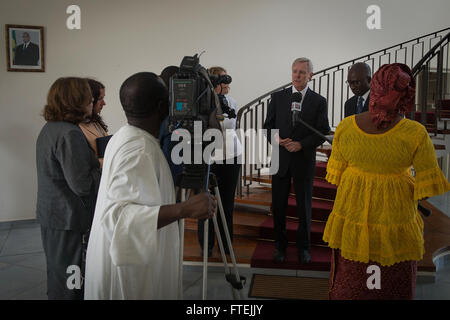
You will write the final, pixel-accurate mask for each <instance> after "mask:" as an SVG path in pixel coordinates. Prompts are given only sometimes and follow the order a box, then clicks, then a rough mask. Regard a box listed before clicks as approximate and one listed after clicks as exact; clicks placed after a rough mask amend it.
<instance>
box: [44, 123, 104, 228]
mask: <svg viewBox="0 0 450 320" xmlns="http://www.w3.org/2000/svg"><path fill="white" fill-rule="evenodd" d="M36 165H37V178H38V195H37V209H36V214H37V219H38V221H39V223H40V224H41V225H42V226H45V227H47V228H51V229H57V230H74V231H79V232H85V231H87V230H88V229H89V228H90V226H91V224H92V219H93V217H94V209H95V202H96V199H97V192H98V187H99V182H100V174H101V171H100V164H99V162H98V159H97V157H96V156H95V153H94V150H93V149H92V148H91V147H90V146H89V143H88V142H87V140H86V138H85V136H84V134H83V132H82V131H81V129H80V128H79V127H78V126H77V125H74V124H72V123H69V122H51V121H49V122H47V123H46V124H45V125H44V127H43V128H42V130H41V132H40V133H39V136H38V139H37V142H36Z"/></svg>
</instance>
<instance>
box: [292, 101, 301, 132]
mask: <svg viewBox="0 0 450 320" xmlns="http://www.w3.org/2000/svg"><path fill="white" fill-rule="evenodd" d="M291 101H292V102H291V113H292V127H294V126H295V124H296V123H297V122H298V120H297V119H299V118H300V112H301V111H302V108H301V102H302V94H301V92H294V93H293V94H292V97H291Z"/></svg>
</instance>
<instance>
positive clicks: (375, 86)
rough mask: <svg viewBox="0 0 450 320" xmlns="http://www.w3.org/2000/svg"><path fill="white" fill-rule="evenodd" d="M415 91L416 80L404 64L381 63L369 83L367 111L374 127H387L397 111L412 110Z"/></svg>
mask: <svg viewBox="0 0 450 320" xmlns="http://www.w3.org/2000/svg"><path fill="white" fill-rule="evenodd" d="M415 91H416V81H415V80H414V77H413V74H412V72H411V69H410V68H409V67H408V66H407V65H406V64H402V63H393V64H385V65H382V66H381V67H380V69H378V71H377V72H375V74H374V75H373V79H372V81H371V83H370V103H369V112H370V115H371V117H372V121H373V122H374V123H375V125H376V127H377V128H378V129H381V128H387V127H388V126H389V124H390V123H392V122H393V121H394V120H395V118H396V117H397V115H398V113H405V112H408V111H412V109H413V107H414V100H415Z"/></svg>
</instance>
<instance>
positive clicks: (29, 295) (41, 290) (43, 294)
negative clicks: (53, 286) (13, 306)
mask: <svg viewBox="0 0 450 320" xmlns="http://www.w3.org/2000/svg"><path fill="white" fill-rule="evenodd" d="M11 300H48V296H47V281H43V282H41V283H40V284H39V285H37V286H36V287H34V288H32V289H30V290H26V291H24V292H22V293H19V294H18V295H16V296H14V297H12V298H11Z"/></svg>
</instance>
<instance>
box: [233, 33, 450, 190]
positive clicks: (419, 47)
mask: <svg viewBox="0 0 450 320" xmlns="http://www.w3.org/2000/svg"><path fill="white" fill-rule="evenodd" d="M446 31H447V32H446ZM449 31H450V27H448V28H445V29H442V30H439V31H435V32H432V33H429V34H427V35H424V36H421V37H418V38H415V39H412V40H409V41H405V42H402V43H400V44H397V45H394V46H390V47H387V48H385V49H381V50H378V51H375V52H373V53H370V54H366V55H362V56H360V57H357V58H354V59H351V60H348V61H346V62H343V63H340V64H337V65H335V66H332V67H328V68H325V69H322V70H320V71H318V72H315V73H314V76H313V77H312V79H311V82H312V86H313V88H312V89H313V90H314V91H316V92H318V93H319V94H322V95H324V96H325V97H326V99H327V102H328V115H329V119H330V126H331V127H332V128H335V127H336V126H337V124H338V123H339V122H340V120H341V119H342V118H343V115H344V102H345V101H346V100H347V99H348V98H350V91H349V87H348V86H346V85H345V81H344V78H345V74H346V73H348V70H349V68H350V67H351V65H352V64H354V63H355V62H359V61H364V62H366V63H369V64H370V65H371V69H372V72H374V69H376V67H380V66H381V65H382V64H384V63H392V62H391V60H393V61H394V62H402V63H406V64H408V65H409V66H410V67H411V68H412V70H414V72H415V73H414V75H415V76H416V77H417V76H418V75H419V74H420V72H421V71H422V74H423V76H422V82H426V83H423V86H422V88H421V92H422V94H423V99H422V101H421V102H419V103H418V105H419V106H420V105H421V108H418V110H422V111H423V113H422V119H421V120H422V122H423V123H424V124H425V121H426V114H425V112H424V111H426V109H427V95H428V87H427V86H428V76H429V73H430V70H432V68H431V67H432V65H431V62H432V61H431V60H432V59H433V58H434V57H436V56H437V57H438V64H437V70H438V75H439V79H438V80H437V90H436V94H435V96H434V98H435V100H436V101H435V106H436V111H437V112H436V114H437V115H438V117H439V115H440V101H438V99H441V98H442V97H443V96H444V94H443V92H442V88H446V84H443V81H447V80H446V79H441V78H442V71H443V55H444V53H443V52H444V50H445V49H446V50H447V51H446V55H447V56H448V54H449V49H448V43H449V39H450V32H449ZM443 32H446V33H445V34H442V33H443ZM436 39H437V40H438V43H437V44H435V45H433V46H432V43H433V42H434V41H435V40H436ZM445 41H447V43H445ZM444 46H445V47H444ZM394 56H395V58H394ZM418 58H420V60H419V61H418V62H417V63H416V62H415V61H416V60H417V59H418ZM387 61H388V62H387ZM448 64H449V62H448V57H447V66H446V70H448V69H449V66H448ZM433 70H434V69H433ZM330 82H331V83H330ZM291 85H292V84H291V82H289V83H287V84H284V85H282V86H280V87H278V88H276V89H274V90H271V91H269V92H267V93H265V94H264V95H262V96H260V97H258V98H256V99H254V100H252V101H251V102H249V103H247V104H246V105H244V106H243V107H242V108H240V109H239V110H238V113H237V121H236V127H237V128H238V129H244V132H246V130H248V129H260V128H262V127H263V123H264V118H265V115H266V113H267V109H268V105H269V103H270V97H271V95H272V94H273V93H275V92H277V91H280V90H282V89H285V88H287V87H289V86H291ZM316 85H317V87H318V90H316ZM322 91H323V93H322ZM411 116H414V115H413V114H411ZM436 118H437V117H436ZM436 124H437V120H436ZM242 125H243V127H241V126H242ZM436 128H437V125H436ZM243 139H244V140H245V139H246V138H245V137H243ZM243 142H244V141H243ZM244 144H245V143H244ZM249 146H250V147H249ZM251 148H258V149H261V146H259V147H258V146H255V145H252V142H249V144H245V148H244V150H243V159H247V156H251V155H252V154H254V153H255V150H257V149H251ZM250 149H251V150H250ZM264 149H265V150H264V152H265V154H264V155H263V156H264V157H266V159H268V158H270V148H269V147H268V143H267V147H266V148H264ZM264 168H268V165H267V163H264V164H262V163H259V164H254V163H253V164H245V163H244V165H242V167H241V179H240V181H239V184H238V194H239V195H241V196H242V188H243V187H247V193H248V192H249V187H250V185H251V184H252V181H253V176H254V174H255V173H257V176H258V177H259V176H260V175H261V170H262V169H264ZM247 177H249V178H248V179H247Z"/></svg>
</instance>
